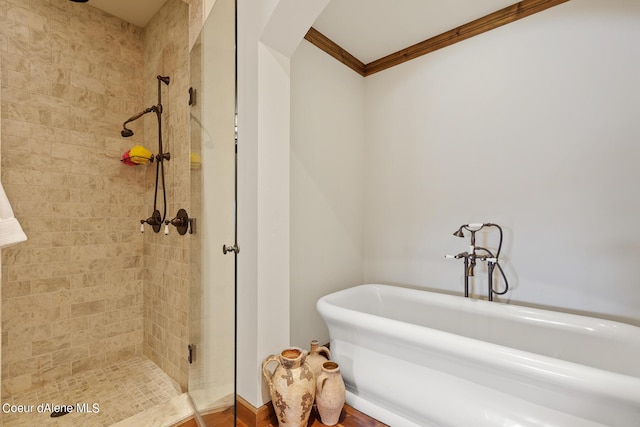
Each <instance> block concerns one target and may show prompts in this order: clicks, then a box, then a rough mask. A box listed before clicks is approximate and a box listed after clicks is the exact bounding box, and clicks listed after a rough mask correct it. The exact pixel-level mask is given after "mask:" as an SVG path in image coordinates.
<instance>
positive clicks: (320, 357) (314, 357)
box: [307, 340, 331, 378]
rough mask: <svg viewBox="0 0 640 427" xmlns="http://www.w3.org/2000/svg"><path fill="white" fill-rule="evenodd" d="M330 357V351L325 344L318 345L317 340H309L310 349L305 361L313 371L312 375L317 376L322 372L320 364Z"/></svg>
mask: <svg viewBox="0 0 640 427" xmlns="http://www.w3.org/2000/svg"><path fill="white" fill-rule="evenodd" d="M330 358H331V352H330V351H329V349H328V348H327V347H325V346H320V345H318V340H313V341H311V349H310V350H309V355H308V356H307V363H308V364H309V366H310V367H311V370H312V371H313V375H315V376H316V378H318V376H319V375H320V374H321V373H322V364H323V363H324V362H326V361H328V360H329V359H330Z"/></svg>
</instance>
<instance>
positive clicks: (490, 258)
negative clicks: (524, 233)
mask: <svg viewBox="0 0 640 427" xmlns="http://www.w3.org/2000/svg"><path fill="white" fill-rule="evenodd" d="M485 227H496V228H497V229H498V231H499V232H500V241H499V243H498V249H497V251H496V254H495V255H494V254H493V252H491V251H490V250H489V249H487V248H483V247H480V246H476V233H477V232H478V231H480V230H482V229H483V228H485ZM465 230H466V231H468V232H469V233H471V236H470V237H471V243H470V245H469V251H468V252H461V253H459V254H458V255H445V258H455V259H460V258H463V259H464V296H465V297H467V298H468V297H469V277H474V269H475V266H476V263H477V260H481V261H486V262H487V266H488V279H489V280H488V281H489V285H488V287H489V291H488V295H487V297H488V299H489V301H493V295H494V294H495V295H504V294H506V293H507V292H508V291H509V282H508V281H507V277H506V276H505V274H504V271H503V270H502V267H501V266H500V264H499V263H498V257H499V256H500V251H501V250H502V240H503V232H502V227H500V226H499V225H498V224H493V223H489V222H488V223H472V224H463V225H461V226H460V227H459V228H458V229H457V230H456V231H454V232H453V235H454V236H456V237H465V235H464V231H465ZM477 251H483V252H484V255H478V253H477ZM496 266H497V267H498V270H500V274H501V275H502V278H503V280H504V290H503V291H496V290H495V289H494V288H493V272H494V269H495V267H496Z"/></svg>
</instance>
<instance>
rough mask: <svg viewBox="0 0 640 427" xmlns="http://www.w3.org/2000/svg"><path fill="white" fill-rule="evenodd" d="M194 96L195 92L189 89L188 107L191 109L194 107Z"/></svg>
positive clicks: (191, 88)
mask: <svg viewBox="0 0 640 427" xmlns="http://www.w3.org/2000/svg"><path fill="white" fill-rule="evenodd" d="M196 95H197V91H196V90H195V89H194V88H193V87H190V88H189V105H191V106H192V107H193V106H194V105H196Z"/></svg>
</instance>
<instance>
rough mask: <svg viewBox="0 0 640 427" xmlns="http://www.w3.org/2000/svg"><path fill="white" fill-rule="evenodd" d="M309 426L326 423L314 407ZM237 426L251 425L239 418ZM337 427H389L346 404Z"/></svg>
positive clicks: (267, 426) (269, 425) (275, 426)
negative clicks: (321, 420) (321, 419)
mask: <svg viewBox="0 0 640 427" xmlns="http://www.w3.org/2000/svg"><path fill="white" fill-rule="evenodd" d="M307 426H308V427H324V424H322V423H321V422H320V416H319V415H318V412H317V411H316V410H315V409H314V410H312V411H311V415H310V416H309V424H307ZM237 427H249V426H247V424H245V423H243V422H242V421H240V420H238V423H237ZM258 427H278V425H277V424H275V425H274V424H273V423H270V424H268V425H266V426H258ZM336 427H389V426H387V425H386V424H383V423H381V422H380V421H378V420H375V419H373V418H371V417H369V416H367V415H365V414H363V413H362V412H359V411H357V410H355V409H353V408H352V407H350V406H348V405H345V407H344V409H343V410H342V415H340V420H339V421H338V424H336Z"/></svg>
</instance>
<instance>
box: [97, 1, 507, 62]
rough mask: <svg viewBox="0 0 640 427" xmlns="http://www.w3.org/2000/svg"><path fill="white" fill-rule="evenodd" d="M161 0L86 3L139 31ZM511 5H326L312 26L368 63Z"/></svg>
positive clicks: (435, 2)
mask: <svg viewBox="0 0 640 427" xmlns="http://www.w3.org/2000/svg"><path fill="white" fill-rule="evenodd" d="M166 1H167V0H135V1H132V0H89V3H88V4H90V5H91V6H94V7H97V8H98V9H102V10H103V11H105V12H108V13H110V14H112V15H115V16H117V17H119V18H122V19H124V20H125V21H127V22H131V23H132V24H135V25H137V26H139V27H144V26H146V25H147V22H149V20H150V19H151V17H152V16H153V15H155V13H156V12H157V11H158V10H159V9H160V8H161V7H162V5H164V3H166ZM516 2H517V1H516V0H331V2H330V3H329V5H328V6H327V7H326V8H325V10H324V11H323V12H322V14H321V15H320V16H319V17H318V19H317V20H316V22H315V23H314V24H313V27H314V28H315V29H316V30H318V31H320V32H321V33H322V34H324V35H325V36H327V37H328V38H330V39H331V40H333V41H334V42H335V43H337V44H338V45H340V46H341V47H342V48H343V49H345V50H347V51H348V52H349V53H351V54H352V55H354V56H355V57H356V58H358V59H359V60H360V61H362V62H364V63H365V64H368V63H369V62H372V61H375V60H376V59H380V58H382V57H384V56H386V55H389V54H391V53H394V52H397V51H399V50H401V49H404V48H406V47H409V46H411V45H413V44H416V43H419V42H421V41H424V40H427V39H428V38H431V37H433V36H436V35H438V34H441V33H443V32H445V31H448V30H451V29H453V28H456V27H458V26H460V25H463V24H466V23H467V22H470V21H473V20H474V19H477V18H481V17H483V16H485V15H488V14H490V13H492V12H495V11H497V10H499V9H502V8H504V7H507V6H510V5H512V4H514V3H516Z"/></svg>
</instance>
